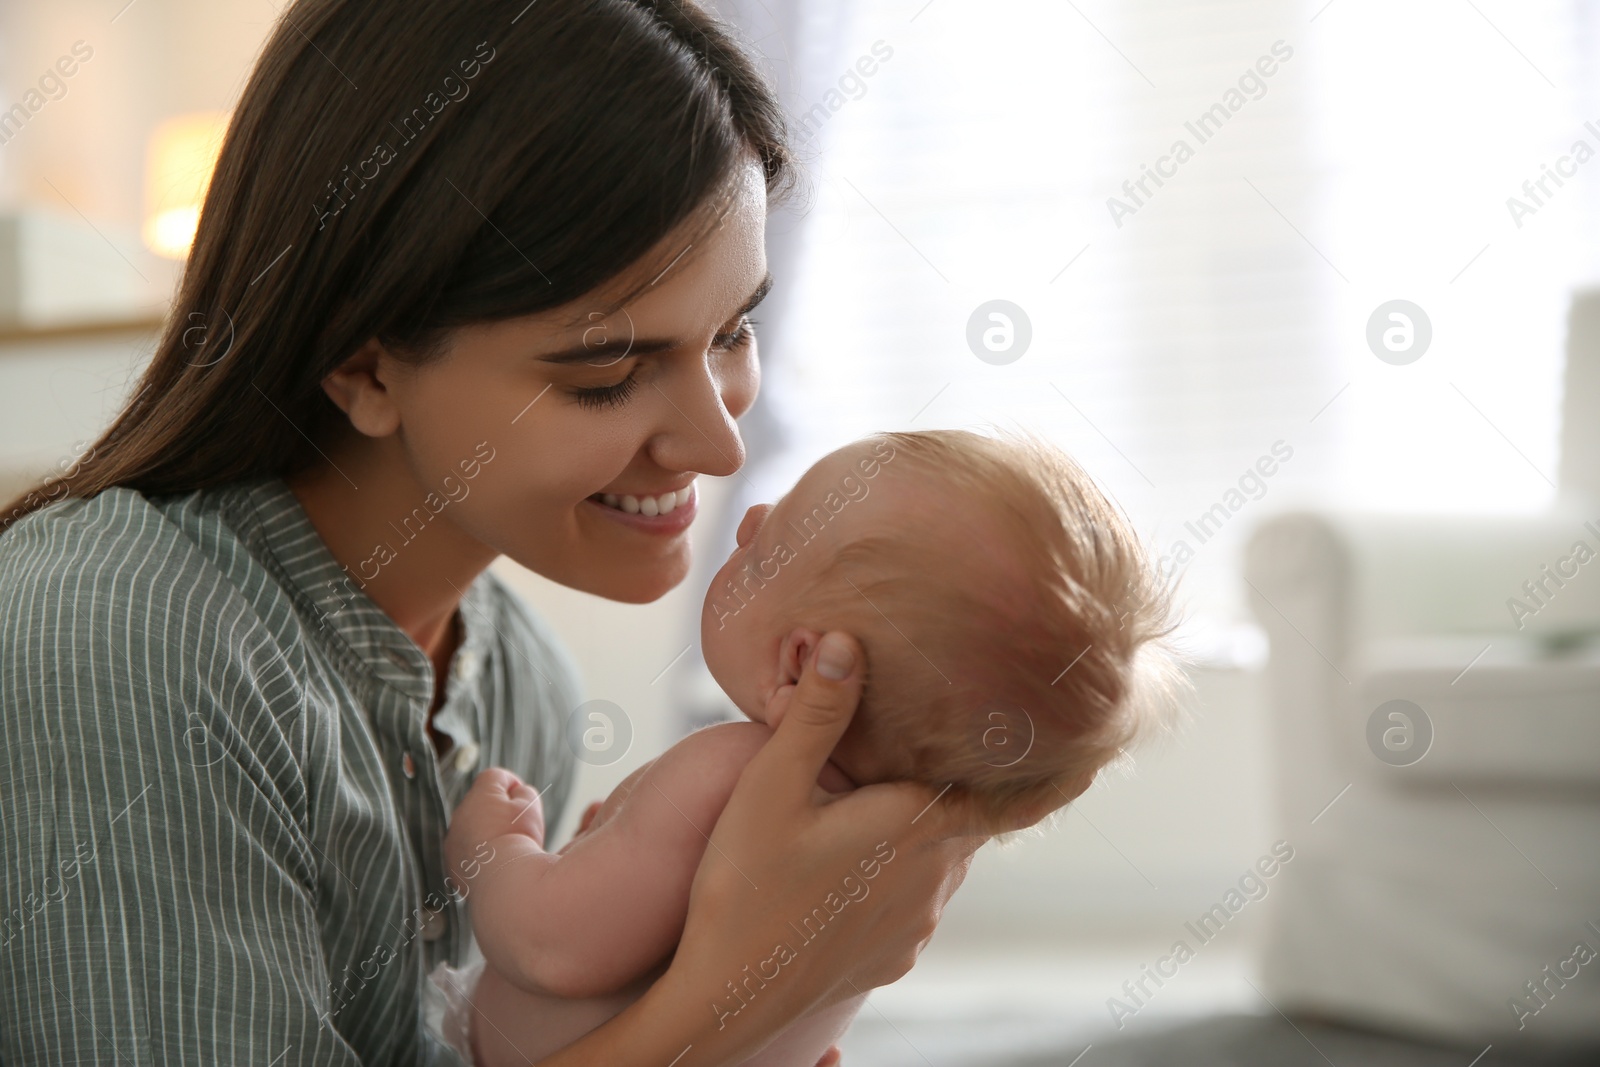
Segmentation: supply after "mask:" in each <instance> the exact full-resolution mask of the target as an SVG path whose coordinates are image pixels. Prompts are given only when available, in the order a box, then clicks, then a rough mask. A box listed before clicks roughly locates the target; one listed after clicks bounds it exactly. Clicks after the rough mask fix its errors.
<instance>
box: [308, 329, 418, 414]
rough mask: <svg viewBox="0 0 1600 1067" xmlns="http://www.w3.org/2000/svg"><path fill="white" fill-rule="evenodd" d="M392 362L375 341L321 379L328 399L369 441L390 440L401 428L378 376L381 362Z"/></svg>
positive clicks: (381, 379)
mask: <svg viewBox="0 0 1600 1067" xmlns="http://www.w3.org/2000/svg"><path fill="white" fill-rule="evenodd" d="M390 358H392V357H390V356H389V354H388V350H387V349H385V348H384V346H383V344H382V343H381V342H380V341H378V340H377V338H372V339H370V340H368V341H367V342H366V344H364V345H362V346H361V347H360V348H358V349H357V350H356V351H355V352H354V353H353V354H351V356H350V357H349V358H348V359H346V360H345V361H344V362H343V363H341V364H339V366H337V367H335V368H334V369H333V371H332V372H331V373H330V374H328V376H327V377H325V378H323V379H322V391H323V392H324V393H326V394H327V395H328V399H329V400H332V401H333V402H334V403H335V404H337V405H338V406H339V408H340V410H342V411H343V412H344V413H345V415H346V416H348V417H349V419H350V425H351V426H353V427H355V429H356V430H357V431H358V432H360V433H363V434H365V435H366V436H368V437H387V436H389V435H390V434H392V433H394V432H395V430H397V429H399V427H400V412H399V411H398V409H396V408H395V406H394V402H393V400H392V398H391V397H390V395H389V390H388V388H387V386H386V385H385V384H384V381H383V378H382V377H381V375H380V373H379V372H380V369H381V366H380V365H381V362H382V361H383V360H385V359H390Z"/></svg>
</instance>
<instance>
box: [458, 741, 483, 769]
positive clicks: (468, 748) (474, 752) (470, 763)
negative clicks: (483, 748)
mask: <svg viewBox="0 0 1600 1067" xmlns="http://www.w3.org/2000/svg"><path fill="white" fill-rule="evenodd" d="M477 765H478V746H477V745H475V744H473V743H472V742H471V741H468V742H467V743H466V744H464V745H462V746H461V748H460V750H458V751H457V752H456V770H458V771H461V772H462V773H463V774H464V773H466V772H467V771H470V770H472V768H473V767H476V766H477Z"/></svg>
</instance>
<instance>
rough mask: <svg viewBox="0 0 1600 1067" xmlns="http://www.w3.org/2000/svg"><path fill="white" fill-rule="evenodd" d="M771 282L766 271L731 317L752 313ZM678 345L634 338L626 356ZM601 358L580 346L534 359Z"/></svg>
mask: <svg viewBox="0 0 1600 1067" xmlns="http://www.w3.org/2000/svg"><path fill="white" fill-rule="evenodd" d="M772 282H773V279H772V272H771V271H768V272H767V276H766V277H765V278H762V279H761V283H760V284H759V285H757V286H756V288H755V292H753V293H751V294H750V299H748V300H746V301H745V302H744V305H743V306H742V307H740V308H739V310H738V311H735V312H734V313H733V315H732V316H731V317H732V318H735V319H738V318H743V317H744V316H745V315H748V314H750V312H752V311H754V310H755V309H756V306H757V305H759V304H760V303H761V302H762V301H763V300H765V299H766V298H767V294H768V293H770V292H771V291H772ZM680 343H681V342H679V341H676V340H673V339H671V338H658V339H655V340H649V341H645V340H640V339H638V338H635V339H634V342H633V344H631V345H629V346H628V356H629V357H632V356H653V355H656V354H658V353H660V352H666V351H669V350H671V349H673V348H676V347H678V345H679V344H680ZM603 356H604V353H603V352H600V351H597V350H596V349H593V348H589V347H587V346H585V345H581V344H580V345H578V346H577V347H575V348H564V349H562V350H560V351H558V352H547V353H545V354H544V355H541V356H536V357H535V358H536V359H538V360H539V362H541V363H588V362H591V361H593V360H596V359H600V358H603ZM618 358H619V359H621V358H623V357H620V356H619V357H618Z"/></svg>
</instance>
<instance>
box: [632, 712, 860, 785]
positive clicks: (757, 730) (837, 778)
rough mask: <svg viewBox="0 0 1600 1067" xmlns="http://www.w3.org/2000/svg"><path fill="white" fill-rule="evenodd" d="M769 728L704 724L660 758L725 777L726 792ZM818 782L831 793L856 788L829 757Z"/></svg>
mask: <svg viewBox="0 0 1600 1067" xmlns="http://www.w3.org/2000/svg"><path fill="white" fill-rule="evenodd" d="M772 734H773V730H772V727H770V726H768V725H766V724H765V723H760V722H749V721H744V722H719V723H716V724H714V725H711V726H704V727H701V728H700V729H698V730H696V731H695V732H694V733H692V734H690V735H689V736H687V737H685V738H684V739H683V740H682V741H679V742H678V743H677V744H676V745H673V746H672V747H671V748H669V749H668V750H667V751H666V752H665V753H663V755H662V756H661V759H663V760H665V759H668V758H669V757H670V758H671V759H672V760H673V762H674V763H675V764H677V765H678V766H681V767H683V768H686V769H688V770H689V772H690V773H704V774H711V775H713V776H715V777H717V779H718V782H719V784H721V782H722V778H723V776H726V775H730V774H731V777H730V778H727V779H726V792H729V793H731V792H732V791H733V785H734V783H735V782H737V781H738V779H739V775H740V774H741V773H742V772H743V771H744V768H745V765H746V764H748V763H749V762H750V761H751V760H752V759H754V758H755V755H756V753H757V752H759V751H761V746H763V745H765V744H766V743H767V742H768V741H769V740H771V738H772ZM817 784H818V785H819V786H821V787H822V788H823V789H825V790H827V791H828V792H830V793H843V792H848V791H849V790H851V789H854V788H855V783H854V782H852V781H851V780H850V779H849V778H848V777H846V775H845V774H844V772H843V771H841V770H840V769H839V767H838V766H837V765H835V764H834V762H833V761H832V760H829V761H827V762H826V763H824V764H823V765H822V771H821V773H820V774H819V775H818V776H817Z"/></svg>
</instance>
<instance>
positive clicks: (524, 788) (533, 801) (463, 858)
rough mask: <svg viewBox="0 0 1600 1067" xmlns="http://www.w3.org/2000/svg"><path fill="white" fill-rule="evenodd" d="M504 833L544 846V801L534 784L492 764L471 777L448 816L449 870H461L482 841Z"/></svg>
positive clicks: (480, 846)
mask: <svg viewBox="0 0 1600 1067" xmlns="http://www.w3.org/2000/svg"><path fill="white" fill-rule="evenodd" d="M505 834H522V835H524V836H526V837H531V838H533V840H534V841H535V842H536V843H537V844H538V845H539V847H540V848H543V847H544V805H543V804H542V803H540V801H539V791H538V790H536V789H534V788H533V786H531V785H528V784H527V783H525V782H524V781H523V780H522V779H521V778H518V777H517V776H516V775H515V774H513V773H511V772H510V771H508V770H506V769H505V768H504V767H491V768H489V769H488V770H486V771H483V772H482V773H480V774H479V775H478V777H477V778H475V779H474V780H473V782H472V788H471V789H469V790H467V795H466V796H465V797H462V798H461V803H460V804H457V805H456V810H455V811H454V812H453V813H452V814H451V816H450V832H449V833H448V834H447V835H446V836H445V839H444V857H445V863H446V864H448V865H449V868H450V869H451V870H464V869H465V867H464V866H463V865H464V864H467V863H469V862H470V861H471V858H472V856H473V855H474V854H475V853H477V852H478V850H479V849H481V848H482V846H483V845H484V844H485V843H487V842H489V841H492V840H493V839H494V838H496V837H501V836H503V835H505Z"/></svg>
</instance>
